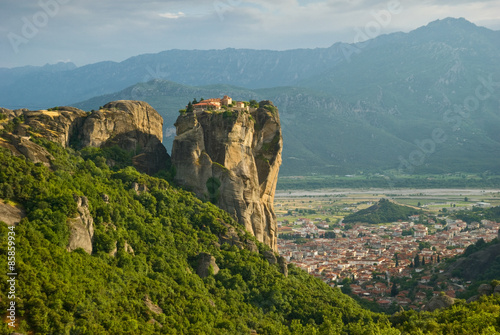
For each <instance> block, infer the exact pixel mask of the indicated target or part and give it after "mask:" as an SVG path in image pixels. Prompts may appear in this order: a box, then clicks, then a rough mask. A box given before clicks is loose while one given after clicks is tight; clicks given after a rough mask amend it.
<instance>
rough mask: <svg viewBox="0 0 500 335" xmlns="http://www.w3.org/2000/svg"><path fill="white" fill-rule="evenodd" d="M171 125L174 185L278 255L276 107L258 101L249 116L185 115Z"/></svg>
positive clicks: (279, 148)
mask: <svg viewBox="0 0 500 335" xmlns="http://www.w3.org/2000/svg"><path fill="white" fill-rule="evenodd" d="M175 126H176V128H177V136H176V138H175V140H174V144H173V148H172V163H173V165H174V166H175V168H176V181H177V182H178V183H179V184H180V185H182V186H184V187H185V188H187V189H188V190H190V191H193V192H194V193H196V195H197V196H198V197H200V198H202V199H205V200H210V201H211V202H212V203H214V204H216V205H217V206H219V207H220V208H222V209H224V210H226V211H227V212H229V213H230V214H231V215H232V216H233V217H234V218H235V219H237V220H238V221H239V222H240V223H241V224H243V225H244V226H245V228H246V229H247V230H248V231H249V232H250V233H252V234H253V235H254V236H255V237H256V238H257V240H259V241H261V242H263V243H265V244H267V245H269V246H270V247H271V248H272V249H273V250H274V251H277V245H276V225H277V223H276V215H275V214H274V210H273V202H274V192H275V189H276V183H277V180H278V170H279V167H280V165H281V151H282V143H283V141H282V135H281V126H280V120H279V115H278V110H277V109H276V107H274V105H273V104H272V103H271V102H270V101H262V102H261V103H260V107H259V108H257V109H251V110H250V111H249V112H246V111H227V112H195V113H186V114H184V115H180V116H179V118H178V119H177V122H176V124H175Z"/></svg>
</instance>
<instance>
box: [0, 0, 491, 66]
mask: <svg viewBox="0 0 500 335" xmlns="http://www.w3.org/2000/svg"><path fill="white" fill-rule="evenodd" d="M446 17H457V18H458V17H464V18H466V19H467V20H469V21H471V22H473V23H475V24H476V25H478V26H484V27H487V28H489V29H493V30H500V1H499V0H477V1H474V0H384V1H379V0H249V1H244V0H208V1H207V0H204V1H202V0H169V1H159V0H141V1H137V0H1V3H0V50H1V52H0V67H9V68H11V67H18V66H26V65H35V66H41V65H45V64H47V63H48V64H54V63H57V62H61V61H63V62H73V63H75V64H76V65H77V66H83V65H86V64H90V63H96V62H99V61H107V60H111V61H118V62H119V61H123V60H125V59H127V58H129V57H132V56H136V55H139V54H145V53H157V52H160V51H164V50H171V49H189V50H192V49H201V50H206V49H225V48H249V49H270V50H287V49H297V48H323V47H329V46H331V45H333V44H334V43H336V42H346V43H353V42H357V41H360V40H363V39H366V38H369V37H376V36H378V35H380V34H386V33H391V32H396V31H403V32H408V31H411V30H413V29H416V28H418V27H420V26H424V25H426V24H428V23H429V22H432V21H434V20H437V19H444V18H446Z"/></svg>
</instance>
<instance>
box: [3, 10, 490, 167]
mask: <svg viewBox="0 0 500 335" xmlns="http://www.w3.org/2000/svg"><path fill="white" fill-rule="evenodd" d="M352 50H356V52H352ZM499 54H500V32H499V31H492V30H489V29H486V28H483V27H478V26H476V25H474V24H473V23H470V22H468V21H467V20H465V19H454V18H448V19H444V20H438V21H434V22H431V23H430V24H428V25H427V26H425V27H421V28H418V29H416V30H414V31H412V32H409V33H393V34H389V35H382V36H379V37H377V38H375V39H372V40H369V41H367V42H362V43H360V44H357V45H349V44H342V43H339V44H335V45H333V46H332V47H330V48H318V49H302V50H289V51H268V50H250V49H246V50H236V49H226V50H206V51H202V50H191V51H182V50H171V51H165V52H162V53H159V54H155V55H141V56H137V57H133V58H130V59H128V60H126V61H124V62H121V63H113V62H102V63H97V64H92V65H88V66H84V67H81V68H76V69H73V70H67V71H61V72H56V73H43V74H39V75H37V76H29V75H25V76H24V77H17V79H16V81H11V82H6V81H4V82H3V84H0V106H3V107H9V103H12V104H16V105H22V104H21V103H20V102H23V103H24V104H25V105H22V107H29V108H32V109H33V107H32V104H39V105H45V106H50V107H52V106H53V104H55V103H56V102H54V101H57V103H64V104H73V103H75V102H76V101H83V102H82V103H78V104H77V106H78V107H79V108H83V109H87V110H90V109H97V108H98V107H99V106H101V104H102V103H105V102H107V101H112V100H118V99H133V100H144V101H147V102H148V103H150V104H151V105H152V106H153V107H154V108H155V109H156V110H158V111H159V112H160V114H162V116H163V117H164V119H165V128H166V129H165V132H166V133H165V139H166V142H165V144H166V146H167V149H168V150H169V151H170V147H171V143H172V140H173V136H172V135H173V133H172V132H173V123H174V121H175V119H176V117H177V111H178V110H179V109H181V108H184V106H185V105H186V103H187V102H188V101H190V100H192V99H193V98H195V97H196V98H199V97H205V98H207V97H220V96H222V95H223V94H229V95H230V96H233V97H234V98H236V99H239V100H249V99H256V100H272V101H273V102H274V103H275V104H276V106H277V107H278V108H279V110H280V115H281V123H282V128H283V138H284V148H283V165H282V168H281V173H282V175H308V174H309V175H310V174H324V175H336V174H358V173H384V174H387V173H409V174H413V173H454V172H472V173H486V174H490V173H497V172H498V171H500V133H499V132H498V129H500V115H499V112H498V105H499V104H500V99H499V95H498V91H499V90H500V87H499V86H500V64H499V63H498V55H499ZM151 79H154V80H153V81H151ZM138 81H144V82H146V81H147V83H139V84H136V83H137V82H138ZM47 83H50V85H48V84H47ZM208 84H216V85H208ZM1 85H3V86H1ZM264 87H268V88H264ZM269 87H272V88H269ZM89 98H90V99H89ZM87 99H88V100H87ZM17 107H21V106H17ZM467 109H469V110H467ZM312 135H314V136H312Z"/></svg>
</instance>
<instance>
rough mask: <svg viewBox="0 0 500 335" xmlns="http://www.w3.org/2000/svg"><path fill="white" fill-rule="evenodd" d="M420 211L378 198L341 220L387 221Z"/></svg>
mask: <svg viewBox="0 0 500 335" xmlns="http://www.w3.org/2000/svg"><path fill="white" fill-rule="evenodd" d="M421 213H422V211H421V210H418V209H415V208H412V207H408V206H402V205H398V204H396V203H394V202H392V201H390V200H388V199H380V200H379V202H377V203H376V204H375V205H373V206H370V207H368V208H365V209H362V210H360V211H358V212H356V213H353V214H349V215H347V216H346V217H345V218H344V220H343V222H345V223H355V222H363V223H371V224H377V223H388V222H394V221H398V220H408V216H410V215H416V214H421Z"/></svg>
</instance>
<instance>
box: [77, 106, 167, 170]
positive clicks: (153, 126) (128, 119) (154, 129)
mask: <svg viewBox="0 0 500 335" xmlns="http://www.w3.org/2000/svg"><path fill="white" fill-rule="evenodd" d="M162 127H163V118H162V117H161V116H160V114H158V112H157V111H156V110H155V109H154V108H153V107H151V106H150V105H149V104H148V103H146V102H142V101H130V100H120V101H114V102H110V103H108V104H106V105H104V107H103V108H102V109H100V110H98V111H96V112H93V113H92V114H90V116H89V117H88V118H87V119H86V120H85V122H84V123H83V126H82V129H81V133H80V138H81V145H82V146H84V147H86V146H92V147H103V146H113V145H116V146H118V147H120V148H122V149H124V150H126V151H129V152H133V153H135V155H134V157H133V159H132V161H133V163H134V166H135V167H136V168H137V169H138V170H140V171H142V172H146V173H149V174H152V173H155V172H157V171H158V170H160V169H162V168H165V167H166V164H167V161H168V158H169V157H168V154H167V150H166V149H165V147H164V146H163V144H162V143H161V142H162V139H163V129H162Z"/></svg>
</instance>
